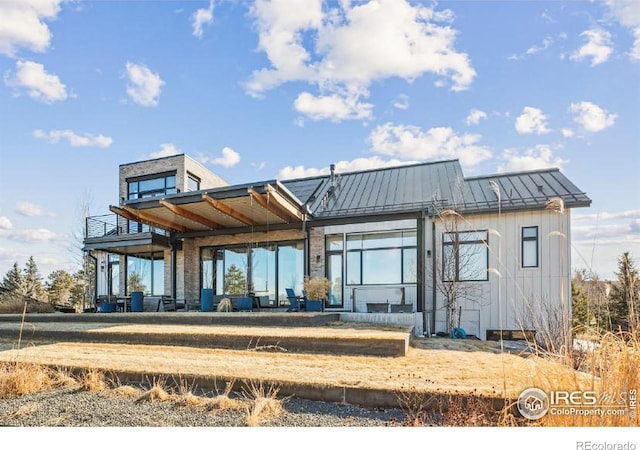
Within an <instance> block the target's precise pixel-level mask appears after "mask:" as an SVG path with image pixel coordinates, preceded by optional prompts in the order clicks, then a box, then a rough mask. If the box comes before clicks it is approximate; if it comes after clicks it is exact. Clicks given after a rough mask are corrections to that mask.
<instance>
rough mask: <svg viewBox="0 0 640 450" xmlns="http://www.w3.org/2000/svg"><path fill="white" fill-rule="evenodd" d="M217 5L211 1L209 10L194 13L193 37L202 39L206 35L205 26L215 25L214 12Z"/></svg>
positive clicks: (202, 9)
mask: <svg viewBox="0 0 640 450" xmlns="http://www.w3.org/2000/svg"><path fill="white" fill-rule="evenodd" d="M214 7H215V4H214V1H213V0H209V7H208V8H200V9H198V10H197V11H196V12H195V13H193V16H192V20H193V35H194V36H196V37H199V38H201V37H202V36H203V35H204V31H203V30H202V28H203V27H204V26H205V25H211V24H212V23H213V10H214Z"/></svg>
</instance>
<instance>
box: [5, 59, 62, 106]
mask: <svg viewBox="0 0 640 450" xmlns="http://www.w3.org/2000/svg"><path fill="white" fill-rule="evenodd" d="M4 83H5V84H6V85H7V86H9V87H13V88H16V90H17V92H20V91H21V90H25V91H26V93H27V95H28V96H29V97H31V98H32V99H34V100H37V101H40V102H43V103H53V102H57V101H62V100H66V99H67V87H66V86H65V85H64V84H63V83H62V82H61V81H60V78H58V76H57V75H52V74H50V73H47V71H45V70H44V66H43V65H42V64H38V63H35V62H33V61H16V74H15V76H14V77H10V76H9V75H8V74H7V75H5V77H4ZM18 95H19V94H18Z"/></svg>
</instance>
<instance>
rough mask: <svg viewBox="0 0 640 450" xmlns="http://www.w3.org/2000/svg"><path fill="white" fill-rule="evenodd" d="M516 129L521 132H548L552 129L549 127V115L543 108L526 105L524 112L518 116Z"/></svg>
mask: <svg viewBox="0 0 640 450" xmlns="http://www.w3.org/2000/svg"><path fill="white" fill-rule="evenodd" d="M515 127H516V131H517V132H518V133H519V134H531V133H535V134H546V133H548V132H549V131H550V130H549V129H548V128H547V116H545V115H544V113H543V112H542V110H540V109H538V108H532V107H531V106H525V107H524V109H523V110H522V114H521V115H520V116H518V117H517V118H516V124H515Z"/></svg>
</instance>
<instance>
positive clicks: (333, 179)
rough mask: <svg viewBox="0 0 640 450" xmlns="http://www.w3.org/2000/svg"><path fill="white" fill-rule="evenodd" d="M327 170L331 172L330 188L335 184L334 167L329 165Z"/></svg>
mask: <svg viewBox="0 0 640 450" xmlns="http://www.w3.org/2000/svg"><path fill="white" fill-rule="evenodd" d="M329 170H330V171H331V186H334V185H335V184H336V165H335V164H331V165H330V166H329Z"/></svg>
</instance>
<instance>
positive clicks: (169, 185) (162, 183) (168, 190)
mask: <svg viewBox="0 0 640 450" xmlns="http://www.w3.org/2000/svg"><path fill="white" fill-rule="evenodd" d="M127 181H128V185H129V200H135V199H138V198H148V197H158V196H160V197H164V196H165V195H169V194H175V193H177V192H178V190H177V189H176V174H175V172H171V173H166V174H162V175H157V174H156V175H151V176H147V177H138V178H130V179H129V180H127Z"/></svg>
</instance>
